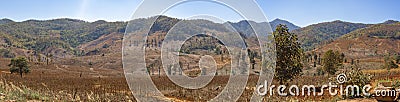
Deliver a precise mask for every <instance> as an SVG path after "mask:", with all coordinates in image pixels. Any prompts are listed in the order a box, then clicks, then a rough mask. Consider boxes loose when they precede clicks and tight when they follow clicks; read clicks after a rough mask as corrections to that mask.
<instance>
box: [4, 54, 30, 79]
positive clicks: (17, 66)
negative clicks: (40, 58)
mask: <svg viewBox="0 0 400 102" xmlns="http://www.w3.org/2000/svg"><path fill="white" fill-rule="evenodd" d="M8 66H10V72H11V73H19V74H20V76H21V78H22V74H23V73H29V72H30V70H29V66H28V61H27V60H26V58H25V57H17V58H13V59H11V63H10V64H9V65H8Z"/></svg>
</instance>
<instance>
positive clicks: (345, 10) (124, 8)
mask: <svg viewBox="0 0 400 102" xmlns="http://www.w3.org/2000/svg"><path fill="white" fill-rule="evenodd" d="M256 1H257V3H258V4H259V5H260V7H261V8H262V9H263V11H264V12H265V15H266V17H267V18H268V20H270V21H271V20H274V19H276V18H280V19H285V20H288V21H290V22H292V23H294V24H296V25H299V26H302V27H304V26H307V25H310V24H315V23H319V22H327V21H333V20H343V21H349V22H359V23H380V22H383V21H386V20H389V19H393V20H400V11H399V10H400V6H399V4H400V1H399V0H256ZM140 2H141V0H2V4H1V6H0V9H1V10H0V19H1V18H9V19H12V20H15V21H24V20H29V19H39V20H47V19H55V18H74V19H83V20H86V21H96V20H107V21H127V20H129V18H130V16H131V15H132V14H133V12H134V11H135V9H136V8H137V6H138V5H139V4H140ZM199 8H203V9H199ZM226 11H229V9H224V8H223V7H218V6H213V5H210V4H208V3H204V2H203V3H202V2H193V3H187V4H185V5H182V6H177V7H176V8H174V9H171V10H170V12H167V14H168V15H169V16H174V17H178V18H185V17H187V16H189V15H192V14H197V13H199V14H201V13H211V14H215V16H222V17H225V19H227V20H232V21H235V20H239V18H236V17H234V16H235V15H234V14H231V13H229V12H226ZM226 15H231V16H226Z"/></svg>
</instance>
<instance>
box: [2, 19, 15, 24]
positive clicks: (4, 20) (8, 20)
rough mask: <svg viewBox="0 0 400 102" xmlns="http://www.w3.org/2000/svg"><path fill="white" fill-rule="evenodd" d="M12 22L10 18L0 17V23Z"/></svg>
mask: <svg viewBox="0 0 400 102" xmlns="http://www.w3.org/2000/svg"><path fill="white" fill-rule="evenodd" d="M12 22H14V21H13V20H10V19H6V18H4V19H0V24H7V23H12Z"/></svg>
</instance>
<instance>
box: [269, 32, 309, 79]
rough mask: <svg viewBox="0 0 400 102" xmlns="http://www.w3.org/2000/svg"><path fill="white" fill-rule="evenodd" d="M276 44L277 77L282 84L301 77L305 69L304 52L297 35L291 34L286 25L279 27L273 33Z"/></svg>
mask: <svg viewBox="0 0 400 102" xmlns="http://www.w3.org/2000/svg"><path fill="white" fill-rule="evenodd" d="M273 35H274V38H275V43H276V54H277V61H276V75H275V77H276V78H277V79H278V80H279V82H280V83H281V84H282V83H284V82H286V81H289V80H291V79H293V78H294V77H295V76H298V75H300V73H301V71H302V70H301V69H302V68H303V64H302V63H301V62H302V58H303V51H302V49H301V47H300V43H299V42H297V40H298V39H297V35H295V34H293V33H290V32H289V29H288V28H287V27H286V25H278V26H277V27H276V30H275V31H274V33H273Z"/></svg>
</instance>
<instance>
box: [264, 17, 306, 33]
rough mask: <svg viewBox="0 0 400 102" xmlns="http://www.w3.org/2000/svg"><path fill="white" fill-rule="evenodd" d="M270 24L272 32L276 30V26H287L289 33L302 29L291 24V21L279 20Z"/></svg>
mask: <svg viewBox="0 0 400 102" xmlns="http://www.w3.org/2000/svg"><path fill="white" fill-rule="evenodd" d="M269 24H270V25H271V28H272V30H275V29H276V26H277V25H279V24H284V25H286V26H287V27H288V28H289V31H292V30H296V29H299V28H300V27H299V26H297V25H294V24H293V23H291V22H289V21H286V20H282V19H279V18H277V19H275V20H273V21H271V22H269Z"/></svg>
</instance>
